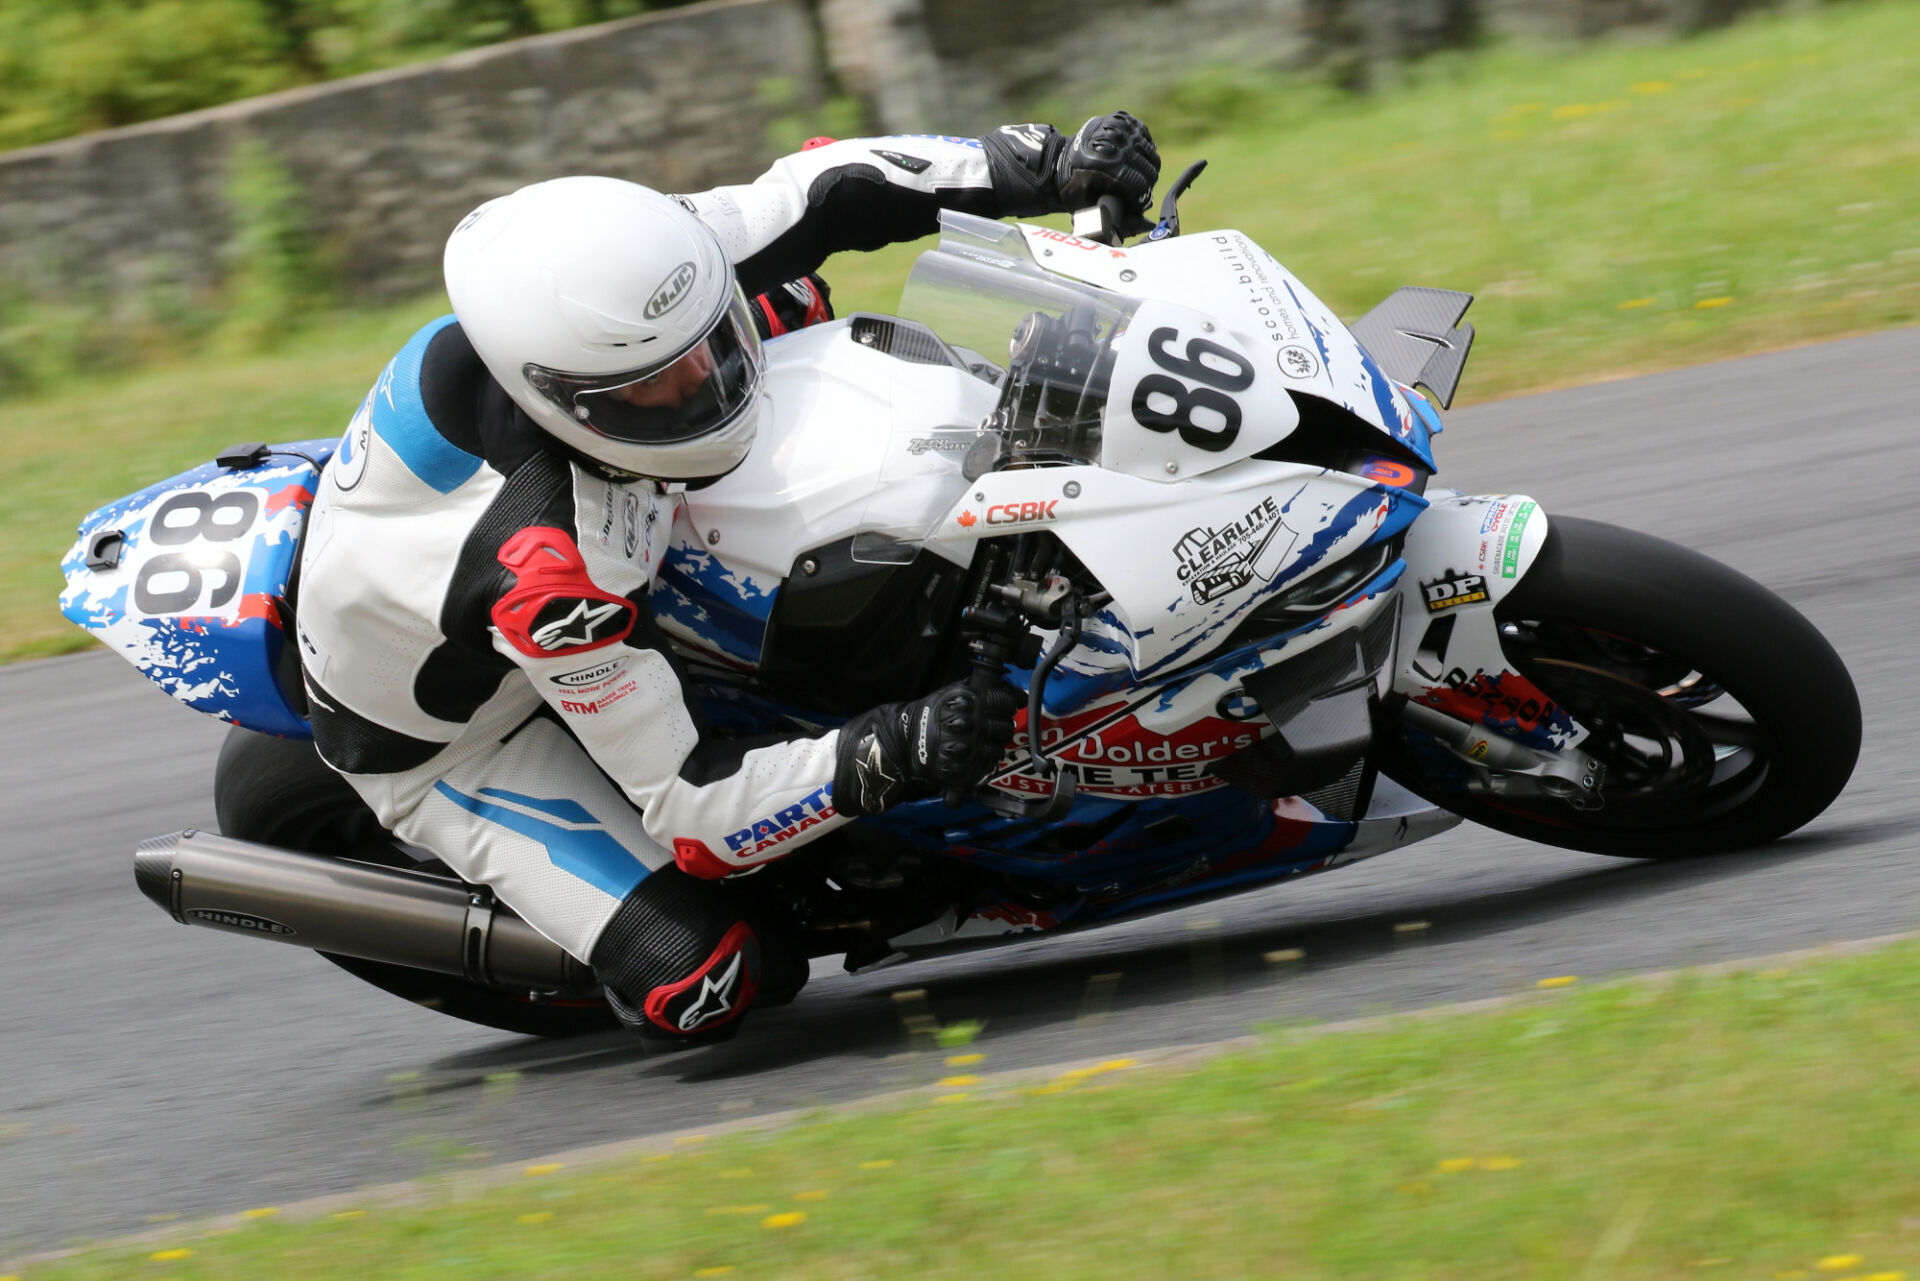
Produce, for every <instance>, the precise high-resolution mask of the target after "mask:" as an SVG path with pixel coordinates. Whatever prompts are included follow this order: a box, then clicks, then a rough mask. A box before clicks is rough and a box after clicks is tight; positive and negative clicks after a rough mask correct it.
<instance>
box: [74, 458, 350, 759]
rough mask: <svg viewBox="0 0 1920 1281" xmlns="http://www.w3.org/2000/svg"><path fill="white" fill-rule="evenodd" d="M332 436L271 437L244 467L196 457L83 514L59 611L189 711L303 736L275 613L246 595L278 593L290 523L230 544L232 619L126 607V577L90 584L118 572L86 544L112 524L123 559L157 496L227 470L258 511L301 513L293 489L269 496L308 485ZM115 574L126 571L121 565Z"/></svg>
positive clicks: (290, 544) (287, 567) (290, 551)
mask: <svg viewBox="0 0 1920 1281" xmlns="http://www.w3.org/2000/svg"><path fill="white" fill-rule="evenodd" d="M334 445H335V442H334V441H331V440H325V441H300V442H296V443H293V444H288V445H279V446H275V450H276V453H277V455H278V457H277V458H275V459H274V460H272V461H270V462H268V463H266V464H264V465H263V466H261V467H259V468H256V469H253V470H251V471H245V472H231V471H229V470H228V469H226V468H223V467H220V466H218V465H217V464H214V463H206V464H202V465H201V466H199V467H196V468H194V469H192V470H191V471H187V472H184V473H182V474H180V475H178V476H173V477H170V478H168V479H167V480H164V481H160V482H158V483H157V484H153V485H149V486H147V487H146V488H145V489H142V490H140V491H139V492H138V493H134V494H130V495H128V496H127V497H125V498H122V499H119V500H117V501H115V502H112V503H109V504H107V505H105V506H103V507H101V508H99V509H98V510H96V511H94V512H92V513H90V514H89V515H88V517H87V518H86V520H85V521H83V522H82V523H81V526H80V529H79V538H78V540H77V541H76V542H75V544H74V546H73V548H72V550H70V551H69V552H68V554H67V556H66V557H64V558H63V560H62V562H61V569H62V571H63V573H65V575H66V577H67V589H66V591H65V592H63V593H62V596H61V612H62V613H63V614H64V615H65V616H66V617H67V618H68V619H70V620H72V621H73V622H75V623H77V624H78V625H80V626H81V627H84V628H86V629H87V630H89V631H92V632H95V633H96V634H98V635H99V636H100V639H101V640H103V641H104V642H106V644H107V645H108V646H109V647H110V648H113V649H114V650H116V651H118V652H119V653H120V654H121V655H122V657H124V658H127V659H128V660H129V661H131V662H132V663H133V664H134V665H135V666H136V667H137V668H139V669H140V672H141V674H142V675H144V676H146V677H147V679H149V680H151V681H152V682H153V683H154V684H156V685H158V686H159V687H160V688H161V689H162V690H164V691H166V692H167V693H168V694H169V695H171V696H172V697H174V698H176V699H179V700H180V701H181V702H183V703H185V704H186V705H187V706H189V707H192V708H193V709H194V710H196V711H200V712H205V713H207V714H208V715H211V716H215V717H218V718H219V719H221V720H224V721H228V722H231V723H233V724H238V725H243V726H245V727H247V728H248V729H253V730H258V731H260V732H262V733H269V734H278V735H281V736H283V737H293V738H305V737H308V736H309V735H310V731H309V729H308V726H307V723H306V720H305V718H304V717H302V716H300V715H299V714H298V713H297V712H295V711H294V710H293V708H292V707H291V706H289V705H288V703H287V701H286V696H285V694H284V693H283V692H282V690H281V689H280V686H279V682H278V680H277V679H276V676H275V671H276V666H277V663H278V660H279V657H280V650H281V646H282V645H283V644H284V643H285V639H286V638H285V636H284V635H283V634H282V631H281V627H280V622H279V620H277V619H274V618H269V617H267V616H266V614H267V612H268V611H267V610H265V609H263V608H258V607H255V608H254V609H252V610H251V611H247V610H246V602H247V598H250V597H268V598H273V597H278V596H279V594H280V593H281V592H282V591H283V590H284V589H285V586H286V580H287V576H288V574H289V572H290V571H291V569H292V565H293V555H294V551H295V549H296V547H297V542H296V534H295V532H294V531H293V530H292V529H289V528H286V527H285V525H284V524H282V525H281V526H280V527H277V528H273V529H270V530H268V531H267V532H265V533H256V534H254V535H253V537H252V538H251V539H250V540H249V541H248V542H247V544H246V548H245V551H244V553H241V550H240V547H239V546H238V545H236V544H234V543H229V544H227V545H226V549H227V550H229V551H232V552H234V553H236V554H241V555H242V556H243V560H244V569H243V572H242V578H241V581H240V582H239V583H237V584H235V585H234V593H233V595H234V597H236V598H238V599H239V600H240V601H241V602H242V607H243V613H242V614H241V615H240V616H236V617H230V618H218V617H208V616H196V615H191V614H187V615H167V616H159V617H148V616H143V615H141V614H140V613H139V612H138V610H137V608H130V604H129V594H130V593H129V586H130V585H129V584H128V583H126V582H115V583H113V585H112V586H111V587H110V588H107V589H106V590H103V591H96V590H95V584H96V583H99V582H100V581H101V580H102V579H106V580H108V581H111V579H112V577H113V576H115V574H116V571H114V570H101V571H95V570H90V569H88V568H87V566H86V564H85V548H86V545H87V542H88V541H89V539H90V538H91V537H92V536H93V534H95V533H96V532H98V531H100V530H103V529H118V530H120V531H121V533H122V535H123V540H124V541H123V545H122V562H121V563H122V565H125V564H128V563H129V561H128V560H127V557H128V556H129V555H130V554H132V553H134V552H137V551H140V550H143V546H142V545H143V541H144V537H145V534H146V528H147V519H148V512H149V511H151V510H152V509H153V508H154V507H155V506H156V505H157V504H158V503H159V501H160V500H162V499H163V498H164V497H166V496H167V495H168V494H171V493H176V492H181V491H187V490H196V489H202V488H206V487H207V486H208V484H209V482H212V481H215V480H217V479H223V478H224V479H227V480H230V481H236V482H238V484H239V485H240V486H241V487H244V488H246V489H250V490H253V491H255V492H258V493H260V494H262V495H264V496H265V498H266V500H267V501H266V503H265V505H264V506H263V510H262V516H263V517H264V519H267V520H274V519H276V515H277V513H278V512H285V511H293V512H296V513H304V504H302V503H300V502H299V501H298V498H297V495H295V496H292V497H290V499H289V500H287V501H282V502H280V503H278V504H275V502H274V500H275V499H276V498H279V497H280V496H281V495H287V494H289V491H294V490H299V489H305V490H306V491H307V492H308V493H311V492H312V490H313V488H314V486H315V484H316V475H317V473H316V471H315V468H314V465H313V464H314V463H318V464H321V465H324V464H325V463H326V461H327V460H328V458H330V457H331V455H332V453H333V449H334ZM295 455H304V456H305V457H295ZM309 460H311V461H309ZM280 519H282V520H283V521H284V519H285V518H284V517H281V518H280ZM120 576H122V577H124V571H121V573H120Z"/></svg>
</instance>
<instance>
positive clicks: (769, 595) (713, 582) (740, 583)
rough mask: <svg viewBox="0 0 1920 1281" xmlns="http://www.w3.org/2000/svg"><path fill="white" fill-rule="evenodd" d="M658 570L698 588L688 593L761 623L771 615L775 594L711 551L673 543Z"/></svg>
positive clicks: (776, 593)
mask: <svg viewBox="0 0 1920 1281" xmlns="http://www.w3.org/2000/svg"><path fill="white" fill-rule="evenodd" d="M660 573H661V574H662V576H665V575H667V574H671V575H673V576H674V577H675V578H677V579H681V580H683V581H685V582H687V583H689V584H691V585H693V586H694V587H697V588H698V589H699V590H698V591H694V592H690V593H689V595H692V596H694V597H695V598H696V599H698V598H699V597H700V596H707V597H710V598H711V599H712V600H714V601H718V602H720V603H722V604H723V605H725V606H726V607H727V608H729V609H733V610H737V611H739V612H740V613H743V614H747V615H749V616H751V617H753V618H757V619H759V620H760V621H761V622H763V623H764V622H766V621H767V619H768V618H770V617H772V615H773V602H774V599H775V597H776V596H777V595H778V594H779V593H778V592H777V591H769V590H767V589H766V588H763V587H760V586H757V585H756V584H754V583H753V582H752V581H751V580H750V579H748V578H747V577H746V575H744V574H742V573H740V571H738V570H735V569H729V568H728V567H727V564H726V562H724V561H722V560H721V559H720V558H719V557H718V556H716V555H715V554H714V553H712V552H709V551H700V550H698V549H695V548H690V547H682V546H678V545H676V546H674V547H672V548H670V549H668V551H667V554H666V556H665V557H663V558H662V560H661V564H660Z"/></svg>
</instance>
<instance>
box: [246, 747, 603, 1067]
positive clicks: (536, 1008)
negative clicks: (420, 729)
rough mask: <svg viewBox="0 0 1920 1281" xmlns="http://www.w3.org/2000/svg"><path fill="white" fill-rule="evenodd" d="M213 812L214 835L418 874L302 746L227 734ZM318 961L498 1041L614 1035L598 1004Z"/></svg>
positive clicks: (336, 959)
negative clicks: (347, 854)
mask: <svg viewBox="0 0 1920 1281" xmlns="http://www.w3.org/2000/svg"><path fill="white" fill-rule="evenodd" d="M213 805H214V815H215V817H216V819H217V820H218V822H219V825H220V831H221V832H222V833H223V834H224V835H227V836H232V837H235V838H237V839H239V840H243V841H258V842H259V843H260V844H262V845H277V846H279V847H280V848H282V849H290V850H300V851H302V852H305V853H308V854H326V855H330V856H333V857H336V858H337V857H341V856H342V854H343V852H344V851H349V850H351V851H353V853H354V856H355V858H357V859H359V860H360V861H362V862H369V863H373V862H379V863H385V864H387V865H389V866H394V867H407V868H413V867H415V866H416V864H415V862H414V860H413V859H412V858H410V857H408V856H407V855H406V854H405V853H404V852H403V851H402V850H401V848H400V846H399V844H398V843H397V842H396V841H395V840H394V838H393V836H392V835H391V834H390V833H388V832H387V831H386V829H384V828H382V827H381V826H380V821H379V820H378V819H377V818H375V817H374V814H373V811H372V810H371V809H368V808H367V805H366V803H365V802H364V801H362V800H361V799H360V797H359V794H358V793H356V792H355V791H354V790H353V789H352V788H351V787H349V786H348V785H347V782H346V780H345V779H343V778H341V777H340V776H339V775H338V774H336V773H334V772H333V771H332V770H331V769H328V768H327V766H326V763H325V762H324V761H322V760H321V759H320V755H319V753H318V752H316V751H315V750H314V747H313V744H312V743H310V742H304V741H301V740H298V739H286V738H271V737H268V736H267V735H265V734H256V733H254V732H253V731H251V730H245V729H240V728H237V727H236V728H234V729H232V730H229V731H228V733H227V739H226V741H225V742H224V743H222V744H221V745H220V759H219V762H218V763H217V764H216V765H215V767H214V782H213ZM448 876H449V879H457V878H453V877H452V875H451V873H449V874H448ZM320 955H321V956H324V957H326V958H327V959H328V960H329V961H332V962H333V963H334V964H335V965H337V966H339V967H340V968H341V969H343V970H345V971H346V972H347V973H349V974H351V975H353V976H354V977H355V978H358V979H362V980H364V981H366V982H368V983H371V984H373V986H375V987H377V988H379V989H381V990H382V991H384V992H390V993H392V994H393V995H395V996H397V997H400V998H401V999H402V1000H406V1001H411V1002H412V1003H413V1004H415V1005H419V1006H424V1007H425V1008H427V1009H430V1010H436V1011H438V1012H439V1013H441V1014H446V1015H450V1016H451V1017H453V1018H456V1019H464V1020H466V1021H467V1022H469V1023H479V1024H483V1025H485V1026H487V1027H491V1028H498V1029H500V1030H501V1031H503V1032H517V1033H519V1034H521V1035H523V1036H545V1037H562V1036H581V1035H584V1034H586V1033H589V1032H604V1031H606V1030H608V1029H610V1028H615V1027H618V1026H619V1020H618V1019H616V1018H615V1017H614V1014H613V1011H612V1009H611V1008H610V1007H609V1006H608V1005H607V1003H606V1002H605V1001H603V1000H601V999H599V998H598V997H597V996H591V997H571V998H555V999H553V1000H550V1001H534V1000H531V999H529V998H528V997H527V996H526V995H524V994H521V993H515V992H506V991H501V990H499V989H496V988H490V987H486V986H483V985H481V984H479V983H470V982H468V981H467V980H465V979H462V978H456V977H455V976H453V975H450V974H435V973H433V972H432V971H429V970H416V969H410V968H408V967H407V966H404V965H390V964H387V963H385V962H383V961H365V960H361V959H360V958H359V957H354V956H336V955H335V954H333V953H331V952H321V953H320Z"/></svg>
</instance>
